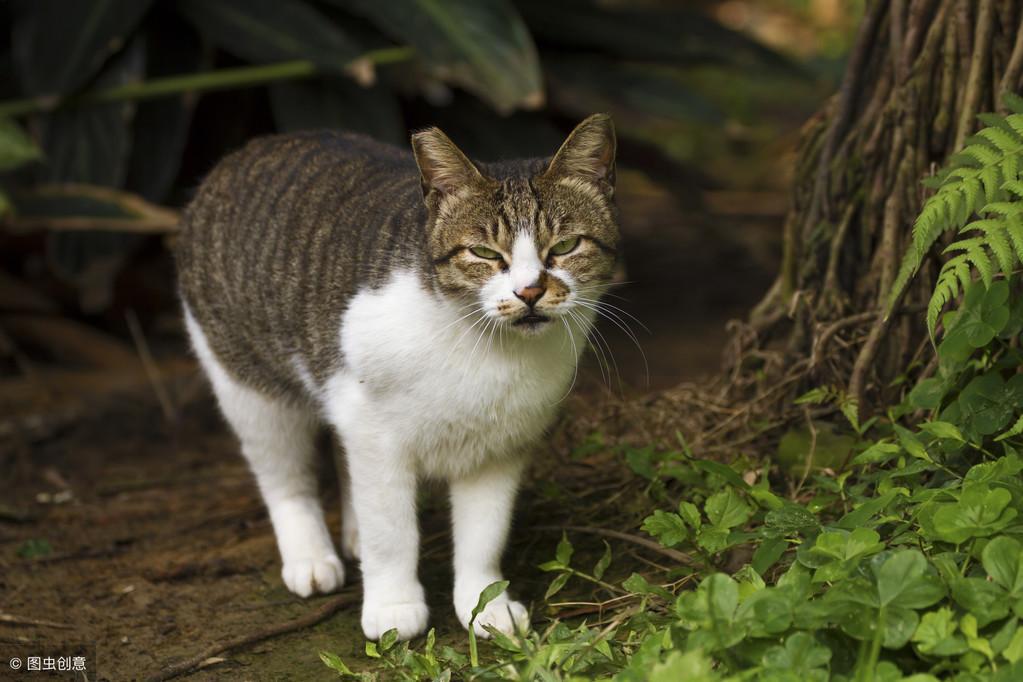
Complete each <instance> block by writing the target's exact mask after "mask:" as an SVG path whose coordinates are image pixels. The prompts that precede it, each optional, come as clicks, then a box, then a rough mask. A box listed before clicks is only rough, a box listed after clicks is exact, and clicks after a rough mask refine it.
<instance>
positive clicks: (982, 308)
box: [940, 280, 1009, 357]
mask: <svg viewBox="0 0 1023 682" xmlns="http://www.w3.org/2000/svg"><path fill="white" fill-rule="evenodd" d="M1008 300H1009V285H1008V284H1007V283H1006V282H1005V281H1004V280H999V281H997V282H992V284H991V286H990V287H985V286H984V285H983V284H981V283H974V284H972V285H971V286H970V287H968V288H967V290H966V294H965V296H964V297H963V304H962V306H961V307H960V308H959V314H958V315H957V316H956V318H955V322H954V323H953V324H952V325H951V327H950V328H949V329H948V330H947V331H946V333H945V338H944V339H943V340H942V343H941V349H940V351H941V352H942V354H943V356H949V355H950V353H953V354H954V355H955V357H963V353H964V352H965V353H966V354H967V355H968V354H969V352H971V349H973V348H983V347H984V346H986V345H987V344H989V343H990V342H991V340H992V339H994V338H995V337H996V336H997V335H998V334H999V332H1001V331H1002V329H1003V328H1004V327H1005V325H1006V324H1007V323H1008V322H1009V306H1008ZM946 344H947V347H946Z"/></svg>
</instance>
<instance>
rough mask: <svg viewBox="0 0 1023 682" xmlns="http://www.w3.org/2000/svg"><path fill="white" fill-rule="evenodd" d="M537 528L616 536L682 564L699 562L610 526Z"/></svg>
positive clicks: (696, 563) (688, 564)
mask: <svg viewBox="0 0 1023 682" xmlns="http://www.w3.org/2000/svg"><path fill="white" fill-rule="evenodd" d="M533 528H534V529H535V530H550V531H561V530H570V531H572V532H573V533H589V534H590V535H603V536H604V537H608V538H615V539H616V540H625V541H626V542H631V543H632V544H634V545H639V546H640V547H646V548H647V549H649V550H651V551H653V552H657V553H659V554H663V555H664V556H666V557H668V558H670V559H674V560H675V561H677V562H679V563H680V564H685V565H686V566H697V565H699V562H697V561H696V560H695V559H693V558H692V557H691V556H689V555H688V554H686V553H684V552H680V551H678V550H677V549H671V548H670V547H664V546H662V545H660V544H658V543H657V542H654V541H653V540H647V539H646V538H641V537H639V536H638V535H632V534H631V533H623V532H622V531H620V530H611V529H610V528H595V527H593V526H533Z"/></svg>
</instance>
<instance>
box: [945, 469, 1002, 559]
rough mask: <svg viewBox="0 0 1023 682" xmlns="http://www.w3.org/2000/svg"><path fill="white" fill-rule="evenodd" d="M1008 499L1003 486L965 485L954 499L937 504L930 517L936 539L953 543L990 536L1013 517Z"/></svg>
mask: <svg viewBox="0 0 1023 682" xmlns="http://www.w3.org/2000/svg"><path fill="white" fill-rule="evenodd" d="M1011 501H1012V494H1011V493H1010V492H1009V491H1008V490H1005V489H1004V488H992V487H990V486H988V485H986V484H983V483H978V484H972V485H967V486H965V487H964V488H963V491H962V493H961V494H960V496H959V501H958V502H954V503H949V504H942V505H939V506H938V508H937V510H936V511H935V512H934V516H933V519H932V522H933V525H934V531H935V533H936V534H937V536H938V539H941V540H944V541H945V542H951V543H953V544H959V543H962V542H964V541H966V540H968V539H969V538H973V537H988V536H991V535H993V534H994V533H997V532H998V531H1000V530H1002V529H1004V528H1005V527H1006V526H1008V525H1009V523H1010V522H1011V521H1012V519H1014V518H1015V517H1016V513H1017V512H1016V510H1015V509H1012V508H1009V506H1008V505H1009V502H1011Z"/></svg>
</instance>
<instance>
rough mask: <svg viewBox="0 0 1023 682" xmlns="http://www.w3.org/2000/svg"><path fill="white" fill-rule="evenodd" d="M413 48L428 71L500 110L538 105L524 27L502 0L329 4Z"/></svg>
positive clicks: (537, 78) (536, 68)
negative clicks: (362, 18) (343, 9)
mask: <svg viewBox="0 0 1023 682" xmlns="http://www.w3.org/2000/svg"><path fill="white" fill-rule="evenodd" d="M332 1H333V2H334V3H335V4H337V5H338V6H340V7H345V8H350V9H351V10H352V11H354V12H356V13H357V14H359V15H361V16H364V17H366V18H368V19H370V20H371V21H373V23H374V24H376V25H377V26H379V27H380V29H381V30H382V31H383V32H384V33H386V34H387V35H389V36H390V37H392V38H393V39H395V40H397V41H399V42H403V43H407V44H409V45H412V46H413V47H414V48H416V51H417V52H418V53H419V55H420V56H421V57H422V58H423V59H424V60H425V61H426V62H427V63H428V64H429V65H430V67H431V68H432V70H433V72H434V73H436V74H438V75H440V76H441V77H442V78H443V79H444V80H448V81H450V82H452V83H455V84H458V85H460V86H462V87H464V88H465V89H467V90H469V91H470V92H473V93H475V94H477V95H479V96H481V97H482V98H483V99H484V100H486V101H487V102H489V103H490V104H491V105H493V107H494V108H495V109H497V110H498V111H500V112H504V113H507V112H510V111H511V110H513V109H515V108H518V107H523V108H527V109H535V108H537V107H539V106H541V105H542V104H543V99H544V98H543V88H542V84H541V81H542V79H541V74H540V64H539V61H538V59H537V55H536V46H535V45H534V44H533V38H532V37H531V36H530V33H529V29H527V28H526V25H525V23H524V22H523V20H522V18H521V17H520V16H519V13H518V12H517V11H516V10H515V8H514V7H513V6H512V5H511V4H510V3H508V2H506V1H505V0H443V1H442V0H393V1H392V2H379V1H378V0H332Z"/></svg>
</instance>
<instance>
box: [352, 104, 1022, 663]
mask: <svg viewBox="0 0 1023 682" xmlns="http://www.w3.org/2000/svg"><path fill="white" fill-rule="evenodd" d="M1013 120H1015V119H1013ZM988 123H989V126H990V127H992V128H996V129H1001V127H1000V124H999V122H998V121H997V120H995V119H989V120H988ZM1010 125H1011V124H1010ZM995 137H997V138H998V142H997V143H995V142H992V144H996V145H998V148H999V149H1000V150H1001V148H1002V147H1004V148H1006V149H1007V150H1008V151H1007V152H1005V153H1003V158H1002V160H1001V161H998V162H997V165H998V166H999V168H1001V170H999V173H1003V172H1004V165H1005V161H1004V156H1005V154H1008V153H1014V152H1013V151H1012V149H1013V148H1012V147H1011V146H1010V145H1009V144H1008V139H1009V138H1003V137H1001V136H998V135H994V136H992V134H991V133H990V132H987V133H984V134H982V135H981V136H980V139H986V140H994V138H995ZM977 144H980V143H978V142H976V141H974V142H972V143H971V145H973V146H976V145H977ZM982 148H983V149H984V150H988V148H987V147H986V146H983V145H982ZM992 149H993V148H992ZM988 151H989V150H988ZM988 151H980V152H977V151H976V150H974V151H973V152H970V153H969V154H968V155H967V157H968V158H971V159H980V157H984V158H983V160H981V161H980V165H978V166H963V167H960V169H961V172H960V173H958V175H957V176H956V177H958V178H959V179H960V180H962V182H960V181H959V180H948V179H947V177H946V178H945V180H944V181H943V182H944V183H945V184H943V185H942V187H945V188H948V189H944V190H943V191H944V196H942V198H940V199H936V200H932V202H935V203H933V204H929V205H928V207H925V208H924V215H923V216H922V217H921V218H920V220H918V226H920V235H921V239H922V240H923V241H926V239H924V237H926V236H927V235H928V234H931V232H932V231H933V230H934V229H936V228H935V227H934V226H935V225H939V224H945V223H942V221H946V222H947V221H949V220H952V219H953V218H955V219H956V220H958V221H959V223H964V222H965V221H966V220H967V216H965V215H964V214H963V213H962V212H963V211H965V210H966V209H964V208H963V207H962V206H963V205H965V204H963V202H967V201H968V202H969V205H970V206H972V207H977V206H980V203H981V201H984V202H986V204H987V205H989V206H990V205H991V204H992V202H993V200H995V199H998V198H999V197H998V194H999V193H1000V192H1002V191H1005V190H1006V189H1007V188H1006V187H1004V185H1005V183H1004V182H1003V183H1002V184H1001V185H999V186H998V187H995V186H994V185H993V184H992V183H991V181H990V179H988V181H987V183H988V185H989V186H990V187H991V190H990V196H984V197H983V198H981V197H980V196H979V195H982V194H985V193H986V192H987V190H985V189H984V184H985V181H984V180H983V179H981V177H980V176H981V174H987V175H990V174H991V173H992V171H990V170H987V171H985V170H984V169H985V168H991V167H993V166H994V164H995V159H994V157H993V156H992V155H993V154H995V153H996V152H994V151H991V153H990V154H988ZM1010 170H1012V169H1011V168H1010ZM974 171H976V174H975V175H974ZM949 177H950V176H949ZM971 178H972V179H971ZM974 180H975V181H976V184H975V185H974V187H975V188H976V189H977V191H978V192H979V194H978V196H976V197H973V196H972V195H970V194H969V192H972V190H968V189H967V186H968V185H971V183H974ZM941 194H942V191H939V196H940V195H941ZM935 205H938V206H942V208H941V209H940V210H939V209H936V208H934V206H935ZM1011 205H1013V206H1015V205H1016V204H1015V203H1012V204H1011ZM971 210H975V209H971ZM951 213H955V214H956V215H955V216H952V217H950V214H951ZM1003 213H1004V212H1003ZM1009 229H1012V228H1009ZM939 232H940V230H939ZM927 238H928V239H929V238H930V237H927ZM920 243H923V242H920ZM917 246H919V244H918V245H917ZM928 246H929V245H928ZM924 248H925V250H926V247H924ZM983 248H984V249H985V253H986V254H990V255H989V257H990V258H992V259H994V260H995V261H997V260H998V258H999V256H998V252H997V249H998V248H999V247H998V246H991V245H989V244H987V245H985V246H984V247H983ZM916 253H917V252H916V251H914V252H912V253H911V254H910V256H908V257H907V262H910V261H911V260H912V259H913V258H915V257H916V256H915V255H914V254H916ZM1003 255H1004V254H1003ZM1014 258H1017V261H1014V264H1013V266H1012V267H1013V268H1015V267H1018V256H1014ZM973 267H977V266H975V265H973ZM977 269H978V270H980V274H981V279H980V280H979V281H976V282H974V281H973V280H972V278H970V279H968V280H967V281H966V282H965V283H963V286H964V287H965V289H966V291H965V295H964V296H963V297H962V300H961V303H960V305H959V308H958V310H956V311H954V312H951V313H948V314H946V315H945V318H944V329H945V333H944V335H943V337H942V338H941V341H940V343H939V344H938V347H937V349H936V353H937V361H938V362H937V363H936V369H935V372H934V374H933V376H929V377H927V378H925V379H923V380H922V381H920V382H919V383H918V384H917V385H916V386H914V387H912V389H911V390H910V391H909V392H908V393H907V395H906V396H905V398H904V399H903V401H902V402H900V403H899V404H896V405H892V406H890V407H889V408H888V410H887V412H886V413H885V414H884V415H883V416H879V417H876V418H872V419H870V420H868V421H865V422H860V420H859V419H858V414H857V411H856V409H855V405H854V404H853V403H851V402H850V399H849V397H848V396H847V395H846V394H845V393H844V392H843V391H841V390H837V389H834V388H829V387H822V388H818V389H815V390H813V391H810V392H809V393H807V394H805V395H803V396H802V397H801V398H799V401H798V402H799V403H800V404H803V405H806V406H813V407H814V408H815V409H816V410H817V411H818V412H819V413H822V414H824V415H825V417H827V419H825V417H821V418H820V420H819V421H817V422H815V423H816V424H817V426H816V427H815V429H816V431H817V434H818V435H819V433H820V432H821V428H822V427H826V428H827V429H828V430H829V431H830V432H832V433H833V435H834V436H835V437H837V438H843V439H847V440H846V441H845V442H846V443H847V445H845V446H844V447H846V448H847V449H848V450H849V452H848V453H847V455H846V460H847V462H846V461H839V462H837V463H831V462H829V463H828V464H827V466H821V465H820V462H819V458H818V455H819V454H820V453H818V452H815V450H816V449H817V448H818V447H820V446H821V443H822V442H823V441H821V440H820V439H819V438H807V439H803V440H799V439H790V442H789V444H788V445H787V446H786V447H787V448H789V449H791V450H792V453H791V454H792V457H793V459H794V460H795V461H803V462H806V465H805V466H804V467H803V468H802V471H798V470H797V471H794V472H789V471H787V468H786V466H785V465H784V464H783V465H781V466H774V467H772V466H771V465H770V464H752V465H742V464H739V463H737V464H736V465H734V466H733V467H728V466H726V465H724V464H720V463H717V462H708V461H703V460H700V459H697V458H696V457H695V456H694V453H692V452H691V451H690V450H689V448H688V447H686V445H685V443H684V442H683V443H682V448H681V451H678V452H661V451H657V450H655V449H654V448H641V449H639V448H625V450H624V452H622V453H621V454H622V457H623V460H624V462H625V463H626V464H627V466H628V467H629V468H631V469H632V470H633V472H634V473H635V474H636V475H637V476H639V477H641V479H642V480H644V481H646V482H649V485H648V487H647V493H648V494H649V496H650V498H652V499H653V500H655V502H654V506H655V508H654V509H653V510H651V513H650V514H649V515H648V516H647V517H646V519H645V520H644V521H643V522H642V524H641V531H643V532H645V533H646V534H648V535H649V536H650V537H652V538H654V539H656V540H657V541H658V542H659V543H660V545H662V546H663V548H664V549H665V552H666V553H668V552H675V553H676V554H673V555H672V556H685V557H687V558H688V559H689V560H688V561H681V560H680V561H679V562H676V563H674V564H672V563H670V562H669V561H668V560H667V559H665V558H664V557H661V558H660V559H659V563H660V564H661V565H662V566H663V568H657V569H651V568H650V567H649V566H647V567H645V568H644V571H643V574H638V573H633V572H630V571H629V570H622V569H621V568H620V567H618V566H616V564H615V562H613V561H611V552H612V549H614V551H618V550H617V548H611V547H609V548H608V550H607V551H606V552H605V555H604V556H603V557H602V558H601V559H600V561H599V562H598V563H597V564H596V565H595V566H594V568H593V569H592V570H587V569H586V565H587V564H588V563H590V562H591V561H592V559H590V558H585V559H584V558H581V557H579V556H578V554H579V552H576V551H574V548H573V546H572V544H571V543H570V540H569V538H568V537H565V538H563V539H562V540H561V542H560V543H559V544H558V547H557V550H556V552H555V555H556V556H555V558H554V559H553V560H551V561H548V562H546V563H544V564H542V565H541V566H540V567H539V568H540V569H541V570H543V571H547V572H550V573H551V574H552V581H551V583H550V588H549V589H548V590H547V594H546V595H545V597H544V600H545V601H546V602H547V605H548V608H552V601H554V598H555V597H556V596H558V598H559V599H564V597H561V596H559V595H562V594H564V593H568V592H571V591H572V590H575V591H576V593H577V594H578V592H579V591H580V590H582V589H583V588H584V587H586V586H589V589H590V590H591V594H592V596H590V597H588V599H590V600H591V601H597V600H607V601H605V602H604V603H605V604H607V611H605V612H604V613H603V614H602V616H601V621H600V623H599V624H597V623H595V624H592V625H591V624H589V623H587V622H586V621H584V622H582V623H572V624H571V625H570V624H568V623H564V622H559V621H557V620H555V621H554V622H552V623H549V624H543V623H542V622H540V619H539V618H538V617H535V618H534V625H535V626H536V627H537V630H536V631H535V632H533V633H530V634H528V635H519V636H516V637H511V638H509V637H501V636H497V637H496V638H495V644H496V647H494V648H493V649H492V650H491V651H490V652H489V656H490V662H489V663H488V660H487V658H486V657H484V658H483V660H482V662H481V665H480V666H472V665H469V664H467V662H466V661H465V660H464V659H461V658H458V657H457V655H453V656H445V655H441V656H437V655H436V654H434V653H432V652H430V651H429V648H428V650H427V651H424V652H423V653H419V651H418V650H417V649H416V648H415V647H406V646H404V645H403V646H402V647H400V648H398V649H397V650H392V651H395V653H385V654H384V656H385V657H390V658H389V660H390V661H391V662H390V663H389V664H388V666H389V672H391V673H393V675H392V677H390V678H388V679H392V678H393V679H402V680H425V679H448V678H451V679H457V678H470V677H471V678H472V679H479V680H498V679H544V680H584V679H585V680H588V679H608V680H615V681H616V682H632V681H635V682H640V681H644V682H645V681H648V680H658V681H665V682H667V681H668V680H696V681H701V682H702V681H711V680H734V681H739V680H756V681H762V682H783V681H784V682H788V681H800V682H802V681H804V680H820V681H822V682H823V681H825V680H837V681H843V682H853V681H856V682H868V681H870V682H872V681H874V680H883V681H888V680H891V681H896V680H906V681H910V680H911V681H912V682H936V681H937V680H939V679H942V680H946V679H947V680H955V681H956V682H980V681H992V682H1010V681H1013V680H1019V679H1023V627H1021V626H1020V621H1021V619H1023V544H1021V538H1023V485H1021V481H1023V477H1021V472H1023V457H1021V449H1023V416H1021V413H1023V375H1021V374H1019V373H1018V369H1019V367H1020V366H1021V365H1023V353H1021V351H1020V349H1019V348H1018V347H1017V344H1016V343H1015V339H1016V338H1017V337H1018V335H1019V333H1020V332H1021V330H1023V293H1021V292H1020V291H1019V282H1018V277H1017V276H1016V275H1015V271H1014V269H1007V270H1005V271H1003V275H1004V276H1003V277H1002V278H995V277H994V276H993V275H992V277H990V278H988V277H987V276H985V275H984V272H983V270H982V268H980V267H978V268H977ZM985 280H986V281H985ZM940 286H941V285H940V284H939V287H940ZM827 408H831V409H832V412H831V413H830V415H828V414H827V412H826V410H827ZM815 419H817V418H816V417H815ZM680 440H681V439H680ZM680 484H681V485H680ZM678 552H683V553H685V554H684V555H679V554H678ZM735 557H739V558H740V562H742V563H741V564H740V565H741V568H739V569H738V570H735V565H736V564H735ZM726 570H727V571H729V572H731V575H729V574H728V573H726ZM608 611H610V612H611V613H610V614H609V613H608ZM535 612H536V613H539V612H540V609H535ZM452 653H453V652H452ZM420 657H426V659H424V660H429V661H430V664H431V665H434V666H435V667H433V668H429V669H427V668H425V667H423V666H424V665H425V664H423V663H417V662H416V661H419V660H420ZM335 670H339V671H341V669H340V668H338V667H335ZM363 677H364V678H365V679H375V678H374V677H373V676H372V674H367V675H364V676H363Z"/></svg>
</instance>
